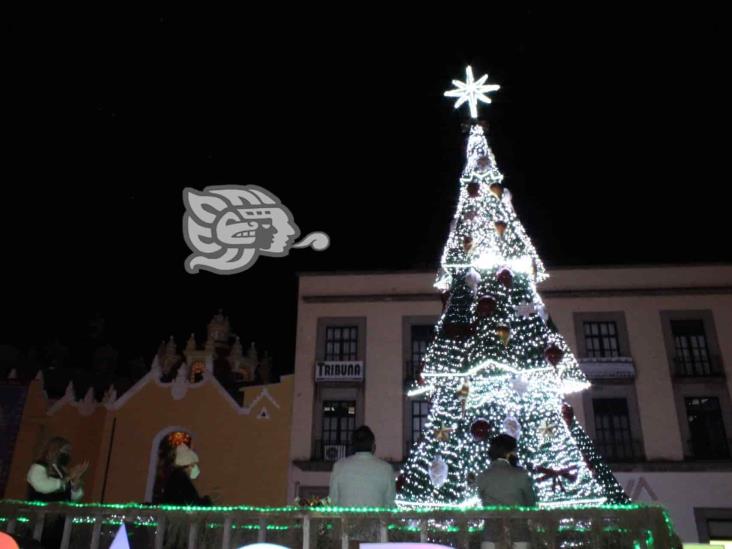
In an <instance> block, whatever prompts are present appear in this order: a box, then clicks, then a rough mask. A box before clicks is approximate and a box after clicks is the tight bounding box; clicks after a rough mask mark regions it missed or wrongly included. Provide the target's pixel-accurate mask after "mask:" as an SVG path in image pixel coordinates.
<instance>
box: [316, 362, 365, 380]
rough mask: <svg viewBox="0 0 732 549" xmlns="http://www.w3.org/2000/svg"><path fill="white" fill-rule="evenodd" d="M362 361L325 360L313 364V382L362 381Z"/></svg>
mask: <svg viewBox="0 0 732 549" xmlns="http://www.w3.org/2000/svg"><path fill="white" fill-rule="evenodd" d="M363 370H364V368H363V361H362V360H344V361H340V360H325V361H321V362H316V363H315V381H363Z"/></svg>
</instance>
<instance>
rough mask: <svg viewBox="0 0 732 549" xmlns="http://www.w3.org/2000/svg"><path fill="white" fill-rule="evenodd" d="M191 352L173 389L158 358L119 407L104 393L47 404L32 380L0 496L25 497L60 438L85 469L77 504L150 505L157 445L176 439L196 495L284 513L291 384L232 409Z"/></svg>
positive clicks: (261, 391)
mask: <svg viewBox="0 0 732 549" xmlns="http://www.w3.org/2000/svg"><path fill="white" fill-rule="evenodd" d="M194 350H195V345H192V344H191V343H190V342H189V345H188V347H187V349H186V352H184V355H186V357H187V359H188V360H189V361H190V364H191V365H190V366H189V365H188V364H187V363H186V362H182V363H180V364H178V365H177V368H176V369H175V372H174V373H175V375H174V377H173V379H172V381H167V382H166V381H165V380H166V379H168V378H169V377H168V378H166V376H165V375H164V372H165V370H164V368H163V364H162V361H161V357H162V355H161V354H159V355H158V356H157V357H156V358H155V361H154V362H153V365H152V367H151V369H150V371H149V372H148V373H147V374H146V375H145V376H144V377H143V378H142V379H140V380H139V381H138V382H137V383H136V384H135V385H134V386H133V387H132V388H131V389H129V390H128V391H126V392H125V393H124V394H123V395H121V396H120V397H119V398H118V397H117V395H115V392H114V390H110V391H108V392H107V394H106V395H105V398H104V399H103V400H102V401H101V402H99V401H97V400H96V399H95V398H94V394H93V391H92V389H90V390H89V392H88V393H87V395H86V396H85V398H83V399H82V400H77V399H76V398H75V397H74V391H73V387H71V386H69V389H68V390H67V391H66V394H65V396H63V397H62V398H61V399H59V400H56V401H55V402H52V401H49V399H48V398H47V397H46V395H45V393H44V390H43V380H42V377H41V376H42V374H39V376H38V377H37V378H36V379H35V380H34V381H32V382H31V384H30V387H29V388H28V394H27V397H26V402H25V407H24V410H23V416H22V420H21V424H20V428H19V431H18V436H17V439H16V444H15V448H14V451H13V459H12V462H11V468H10V473H9V478H8V482H7V485H6V490H5V494H4V497H5V498H19V499H22V498H24V497H25V495H26V491H27V485H26V481H25V476H26V472H27V470H28V467H29V466H30V464H31V463H32V462H33V461H34V459H36V457H37V456H38V454H39V452H40V451H41V449H42V447H43V445H44V443H45V442H46V441H47V440H48V439H49V438H50V437H52V436H62V437H65V438H67V439H69V440H70V441H71V444H72V447H73V451H72V455H73V458H74V460H75V461H81V460H88V461H89V462H90V464H91V465H90V468H89V471H88V472H87V475H86V479H85V480H86V482H85V496H84V500H85V501H94V502H104V503H112V502H139V503H142V502H149V501H152V499H153V493H154V490H155V482H156V472H157V466H158V455H159V451H160V449H161V445H164V444H166V443H169V442H174V441H175V440H180V439H181V438H182V439H186V440H188V439H189V440H190V444H191V446H192V448H193V449H194V450H195V451H196V452H197V453H198V455H199V457H200V466H201V476H200V477H199V478H198V479H197V480H196V482H195V484H196V486H197V488H198V491H199V493H200V494H202V495H210V496H211V497H212V499H213V501H214V503H215V504H223V505H228V504H251V505H284V504H285V503H286V502H287V474H288V465H289V445H290V426H291V413H292V390H293V380H292V376H283V377H282V378H281V380H280V382H279V383H272V384H266V385H247V386H245V387H243V388H242V389H240V390H241V391H243V393H244V398H243V404H240V403H239V402H237V401H236V400H235V399H234V398H233V397H232V395H231V393H230V392H229V390H227V389H226V388H225V387H224V386H223V385H222V384H221V383H220V382H219V381H218V380H217V378H216V377H215V376H214V375H213V369H212V368H210V367H198V368H196V365H198V364H204V365H205V363H206V359H205V356H203V357H196V360H194V361H191V358H192V357H191V356H190V355H191V352H192V351H194ZM193 354H195V353H193ZM198 354H200V352H198ZM199 359H200V362H199ZM208 362H209V364H210V363H211V361H210V360H209V361H208Z"/></svg>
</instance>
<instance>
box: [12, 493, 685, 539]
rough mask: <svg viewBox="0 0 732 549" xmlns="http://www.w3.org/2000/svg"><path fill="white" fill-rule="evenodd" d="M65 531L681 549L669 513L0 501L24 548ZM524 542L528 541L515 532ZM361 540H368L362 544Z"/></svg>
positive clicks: (77, 535) (89, 535)
mask: <svg viewBox="0 0 732 549" xmlns="http://www.w3.org/2000/svg"><path fill="white" fill-rule="evenodd" d="M54 520H56V521H58V520H60V521H62V522H63V528H62V532H63V534H62V539H61V543H60V548H61V549H68V548H69V547H73V548H83V547H88V548H89V549H100V548H106V547H109V545H110V543H111V541H112V539H113V538H114V535H115V534H116V533H117V531H118V530H119V528H120V525H121V524H124V525H125V529H126V531H127V533H128V536H129V537H130V538H131V546H132V547H134V548H135V549H148V548H149V549H163V548H164V547H170V546H173V547H181V548H187V549H213V548H217V549H218V548H221V549H233V548H235V547H242V546H245V545H248V544H252V543H262V542H267V543H272V544H279V545H283V546H285V547H290V548H295V547H302V548H304V549H310V548H311V547H313V548H315V547H323V548H325V547H332V548H336V547H338V545H340V546H341V548H343V549H346V548H347V547H348V544H349V541H350V539H351V538H352V537H354V535H355V536H356V537H361V538H362V537H363V533H364V532H369V534H368V536H369V537H370V538H371V539H372V540H373V541H379V542H382V543H384V542H422V543H425V542H433V543H438V544H444V545H449V546H451V547H459V548H468V547H471V546H474V545H476V544H477V545H480V541H481V539H482V538H483V525H484V523H488V524H490V525H491V528H492V531H493V532H494V533H495V534H497V538H499V539H497V540H496V542H497V547H499V548H508V547H511V543H512V541H527V540H526V539H525V537H526V536H528V537H530V538H531V539H530V540H528V541H530V542H531V543H532V546H533V547H535V548H537V549H543V548H545V549H549V548H551V549H560V548H564V547H618V548H625V547H628V548H631V547H637V548H639V549H650V548H652V547H653V548H659V547H663V548H669V549H670V548H676V547H679V548H680V544H678V538H677V537H676V535H675V534H674V531H673V526H672V524H671V521H670V519H669V517H668V515H667V513H666V511H664V510H663V508H661V507H657V506H645V505H627V506H612V507H588V506H585V507H582V506H575V507H565V508H551V509H532V508H523V509H521V508H506V507H503V508H500V507H492V508H482V509H480V508H475V509H458V508H422V509H413V510H398V509H368V510H354V509H338V508H299V507H280V508H255V507H212V508H201V507H198V508H180V507H178V508H174V507H150V506H141V505H93V504H89V505H79V504H47V505H45V504H36V503H30V502H19V501H0V521H1V524H2V527H4V529H5V531H6V532H8V533H9V534H11V535H13V536H15V537H16V539H23V540H28V539H31V538H33V539H37V540H38V539H40V538H41V535H42V533H43V531H44V527H45V526H44V525H45V524H47V523H48V522H49V521H54ZM518 531H521V532H523V539H512V536H513V537H514V538H518V536H516V535H515V534H513V535H512V532H518ZM357 533H361V536H358V535H357Z"/></svg>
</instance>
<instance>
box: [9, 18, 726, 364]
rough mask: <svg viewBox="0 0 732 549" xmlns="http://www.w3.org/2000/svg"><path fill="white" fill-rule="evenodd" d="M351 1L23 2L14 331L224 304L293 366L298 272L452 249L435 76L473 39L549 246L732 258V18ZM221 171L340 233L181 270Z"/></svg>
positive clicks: (78, 328) (137, 350)
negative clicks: (197, 198)
mask: <svg viewBox="0 0 732 549" xmlns="http://www.w3.org/2000/svg"><path fill="white" fill-rule="evenodd" d="M364 6H365V5H364ZM446 8H447V6H443V8H441V9H446ZM359 9H360V10H366V8H365V7H361V8H356V7H355V5H354V13H345V12H343V13H337V12H332V13H319V12H318V11H317V10H316V8H315V7H313V6H307V8H306V9H304V10H303V12H302V13H297V12H295V11H292V10H291V8H285V7H284V6H281V7H280V8H279V10H275V11H279V12H280V13H275V14H272V15H262V14H259V13H255V12H250V13H246V12H242V13H223V12H221V13H200V12H182V11H180V12H167V11H155V10H154V9H147V10H145V11H141V12H128V13H113V14H112V13H105V14H101V13H90V12H86V11H85V12H83V13H71V12H69V11H64V12H59V13H47V14H41V13H34V14H16V15H15V16H13V17H11V18H10V19H9V20H8V22H7V23H6V30H7V34H8V36H9V42H8V45H9V46H8V47H6V58H7V62H6V63H4V67H3V72H4V78H3V81H4V85H3V88H4V91H5V92H6V93H8V95H9V96H8V97H7V98H6V100H5V101H4V103H3V104H4V110H5V116H4V117H3V118H4V120H6V123H5V130H6V132H5V133H6V136H7V137H8V138H9V141H10V142H9V143H8V144H6V146H5V153H6V155H5V156H6V159H7V160H6V163H5V166H6V169H5V177H4V183H5V184H4V188H3V200H2V204H3V209H2V210H3V212H2V216H0V223H1V224H2V225H1V229H2V231H1V232H0V235H2V236H1V238H2V244H3V247H2V250H3V254H4V261H3V266H4V268H3V282H2V288H3V293H2V330H0V343H2V344H12V345H15V346H17V347H20V348H21V349H24V350H25V349H27V348H28V347H29V346H30V345H43V344H44V343H45V342H48V341H49V340H51V339H53V338H55V337H58V338H60V339H61V341H62V342H64V344H65V345H67V346H69V347H71V348H76V347H78V346H83V345H84V342H85V341H87V339H88V332H89V321H90V319H92V318H94V317H95V316H96V315H101V316H102V317H104V319H105V321H106V324H105V327H106V331H105V334H106V335H105V338H106V339H107V340H108V341H109V342H111V343H112V344H113V345H115V346H116V347H117V348H119V349H121V350H122V351H123V353H124V354H125V355H126V356H133V355H136V354H140V355H142V356H144V358H145V360H146V361H149V360H150V359H151V357H152V354H153V353H154V352H155V350H156V348H157V345H158V344H159V342H160V341H161V340H162V339H166V338H167V337H168V336H169V335H171V334H173V335H175V336H176V338H177V340H178V341H179V342H181V343H184V342H185V339H186V338H187V336H188V335H189V334H190V333H191V332H192V331H195V332H197V333H198V334H199V338H201V339H202V338H203V334H204V333H205V327H206V324H207V322H208V321H209V319H210V318H211V316H212V315H213V314H214V313H215V312H216V311H217V310H218V309H219V308H223V309H224V312H225V313H226V314H227V315H229V316H230V318H231V321H232V325H233V326H232V327H233V329H234V331H235V332H236V333H238V334H239V335H240V336H241V338H242V340H243V341H244V342H245V343H248V342H249V341H251V340H255V341H256V342H257V346H258V347H259V348H260V349H269V350H270V351H271V352H272V353H273V354H274V358H275V363H276V366H277V367H278V368H279V370H280V371H283V372H286V371H288V370H291V368H292V350H293V347H294V333H295V331H294V328H295V310H296V292H295V288H296V276H295V273H296V272H298V271H309V270H310V271H312V270H316V271H331V270H387V269H428V270H435V269H436V268H437V260H438V258H439V255H440V253H441V250H442V245H443V243H444V239H445V238H446V236H447V230H448V223H449V221H450V218H451V216H452V213H453V211H454V207H455V203H456V199H457V189H458V176H459V174H460V170H461V167H462V163H463V160H464V148H463V147H464V136H463V135H462V134H461V132H460V122H461V121H462V120H463V118H464V117H465V113H464V112H456V111H454V110H453V108H452V103H453V102H452V101H451V100H448V99H444V98H443V97H442V93H443V91H445V90H446V89H448V88H450V87H451V84H450V81H451V79H453V78H459V79H461V80H462V79H463V77H464V67H465V65H466V64H468V63H470V64H472V65H473V67H474V70H475V72H476V73H477V74H478V75H480V74H483V73H485V72H487V73H488V74H489V75H490V81H492V82H497V83H499V84H500V85H501V86H502V88H501V90H500V91H499V92H498V93H495V94H493V96H494V102H493V104H492V105H491V106H490V107H488V108H487V109H486V108H484V109H483V110H482V111H481V112H482V114H483V115H485V116H486V117H487V119H488V120H489V123H490V134H489V140H490V143H491V145H492V147H493V151H494V153H495V155H496V159H497V162H498V165H499V168H500V169H501V171H502V172H503V173H504V175H505V181H504V183H505V184H506V186H507V187H508V188H510V189H511V191H512V193H513V196H514V205H515V207H516V210H517V212H518V214H519V217H520V219H521V220H522V222H523V223H524V225H525V227H526V228H527V230H528V233H529V235H530V236H531V237H532V239H533V241H534V244H535V246H536V247H537V250H538V252H539V254H540V255H541V256H542V258H543V259H544V261H545V262H546V263H547V265H548V266H549V267H552V266H561V265H585V264H587V265H599V264H633V263H643V264H648V263H689V262H724V261H727V262H728V261H730V260H732V252H731V251H730V250H732V246H730V243H729V238H728V237H729V234H730V229H729V210H730V208H729V205H728V199H726V198H725V195H726V194H727V189H726V187H727V186H728V181H729V173H728V166H727V162H726V159H727V158H728V157H729V153H728V147H729V141H730V140H729V130H728V128H729V126H730V116H729V114H730V112H729V108H728V106H727V105H728V100H729V95H730V93H729V91H730V90H729V85H728V84H727V80H728V76H727V74H726V73H727V72H728V67H729V62H728V58H727V54H726V53H725V50H726V46H727V44H726V40H725V35H726V34H727V29H726V28H725V26H724V25H725V19H724V18H722V17H721V16H719V15H718V14H717V15H715V14H714V13H702V12H698V13H694V12H690V11H686V12H681V11H679V12H673V13H670V12H659V11H656V12H653V13H650V12H649V13H641V12H640V11H637V10H633V11H632V12H621V11H617V12H615V13H613V12H601V11H599V10H598V11H596V12H578V11H572V12H570V11H562V10H561V9H560V10H558V9H557V8H556V7H555V6H552V8H551V9H549V8H548V7H547V8H541V9H529V8H517V9H512V10H507V11H500V12H499V11H493V12H485V13H472V12H471V13H465V12H463V13H455V14H453V15H452V16H450V17H448V16H447V14H441V13H437V12H432V13H425V14H423V15H424V16H425V17H428V16H432V20H431V21H427V20H423V19H422V16H421V15H419V16H418V14H414V13H413V14H411V15H404V16H398V15H397V14H395V13H380V14H377V13H373V14H368V13H366V12H365V11H363V12H361V13H359ZM429 9H433V8H429ZM461 11H462V10H461ZM225 183H230V184H241V185H245V184H257V185H260V186H263V187H265V188H267V189H269V190H270V191H272V192H273V193H275V194H276V195H277V196H278V197H279V198H280V199H281V200H282V202H283V203H284V204H285V205H286V206H288V207H289V208H290V210H291V211H292V212H293V214H294V217H295V220H296V222H297V224H298V226H299V227H300V229H301V231H302V234H303V235H304V234H307V233H309V232H311V231H325V232H327V233H328V234H329V235H330V236H331V239H332V244H331V247H330V249H329V250H327V251H326V252H321V253H318V252H314V251H312V250H293V251H292V252H291V254H290V256H289V257H287V258H283V259H272V258H260V259H259V261H258V262H257V264H256V265H255V266H254V267H253V268H252V269H251V270H249V271H246V272H244V273H242V274H238V275H235V276H228V277H226V276H216V275H212V274H210V273H201V274H198V275H189V274H187V273H186V272H185V271H184V268H183V261H184V259H185V258H186V257H187V255H188V253H189V252H188V249H187V247H186V246H185V244H184V241H183V238H182V231H181V219H182V215H183V212H184V208H183V204H182V200H181V192H182V189H183V188H184V187H186V186H190V187H195V188H198V189H203V188H204V187H206V186H208V185H214V184H225ZM199 341H200V340H199ZM76 356H82V355H81V354H77V355H76ZM73 360H77V361H78V360H80V359H77V358H74V355H73V353H72V362H73ZM70 365H71V366H75V367H83V364H79V363H76V364H70Z"/></svg>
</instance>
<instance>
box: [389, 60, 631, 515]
mask: <svg viewBox="0 0 732 549" xmlns="http://www.w3.org/2000/svg"><path fill="white" fill-rule="evenodd" d="M486 81H487V77H485V76H484V77H481V78H479V79H477V80H475V79H474V78H473V73H472V70H471V69H470V68H468V69H467V71H466V79H465V82H457V81H455V82H454V84H455V89H454V90H451V91H450V92H447V93H446V94H445V95H447V96H448V97H455V98H457V102H456V106H457V107H459V106H461V105H467V106H468V107H469V109H470V114H471V116H472V117H473V118H477V105H478V103H490V100H489V99H488V97H487V96H486V95H485V93H488V92H490V91H495V90H497V89H498V86H497V85H489V84H486ZM456 192H457V196H458V200H457V207H456V211H455V215H454V216H453V223H451V224H450V228H449V235H448V238H447V242H446V245H445V247H444V251H443V254H442V258H441V262H440V263H441V265H440V267H441V268H440V271H439V273H438V277H437V281H436V283H435V285H436V287H438V288H439V290H440V291H441V292H443V296H445V299H443V311H442V314H441V316H440V319H439V320H438V322H437V326H436V328H435V334H434V338H433V340H432V342H431V343H430V345H429V347H428V349H427V351H426V354H425V356H424V359H423V362H424V368H423V370H422V377H423V382H422V385H419V384H418V383H415V384H414V385H413V386H412V387H409V388H408V391H407V394H408V395H410V396H417V395H419V396H420V397H421V398H425V397H426V398H428V399H429V400H430V401H431V402H432V406H431V408H430V412H429V415H428V417H427V419H426V424H425V432H427V433H432V434H433V436H425V437H422V438H421V439H420V440H419V441H418V442H416V443H415V445H414V446H413V447H412V449H411V452H410V454H409V456H408V458H407V460H406V462H405V465H404V467H403V469H402V471H401V474H400V477H399V478H400V483H399V484H400V492H399V496H398V498H397V501H398V503H399V504H400V505H402V506H409V507H419V506H428V507H430V506H438V505H462V506H470V505H475V504H476V502H478V501H479V500H478V499H477V492H476V487H475V483H474V482H470V481H469V479H474V478H476V477H477V475H479V474H480V473H481V472H482V471H483V470H485V468H486V467H487V466H488V463H489V461H488V456H487V452H486V450H487V443H488V441H489V439H490V437H491V436H494V435H495V434H498V433H499V432H505V433H508V434H511V436H514V437H515V438H516V439H517V440H518V455H519V459H520V461H521V462H522V463H523V464H524V465H526V467H527V468H528V469H529V470H530V471H531V474H532V475H533V477H534V480H535V481H536V486H537V492H538V497H539V501H540V502H541V503H542V504H543V505H563V504H566V503H578V502H582V503H619V502H624V501H627V499H626V496H625V494H624V493H623V491H622V489H621V488H620V486H619V485H618V483H617V481H616V480H615V478H614V477H613V475H612V473H611V472H610V470H609V469H608V468H607V466H606V465H605V464H604V462H603V461H602V459H601V458H600V457H599V455H598V454H597V452H596V451H595V450H594V447H593V446H592V443H591V441H590V439H589V437H587V435H586V434H585V433H584V431H582V428H581V427H580V426H579V425H578V424H577V422H576V421H575V420H574V418H573V417H572V418H570V419H567V418H568V415H567V408H566V407H564V408H563V404H564V398H565V396H566V395H567V394H569V393H572V392H575V391H579V390H583V389H586V388H587V387H588V386H589V384H588V383H587V379H586V378H585V376H584V374H583V373H582V371H581V370H580V368H579V365H578V363H577V360H576V359H575V357H574V356H573V354H572V351H571V349H570V348H569V347H568V346H567V344H566V342H565V341H564V338H563V337H562V336H561V334H559V333H558V332H557V330H556V328H555V327H554V325H553V324H552V323H551V322H549V321H548V316H547V314H546V310H545V307H544V304H543V302H542V299H541V296H540V295H539V290H538V287H537V285H538V284H540V283H541V282H542V281H543V280H545V279H546V278H547V277H548V275H547V273H546V270H545V268H544V265H543V263H542V261H541V259H540V258H539V256H538V254H537V253H536V250H535V248H534V246H533V244H532V242H531V239H530V238H529V237H528V235H527V234H526V231H525V230H524V227H523V225H522V224H521V221H520V220H519V219H518V217H517V215H516V212H515V210H514V208H513V200H514V199H519V198H520V197H515V196H513V195H512V194H511V193H510V192H509V191H508V189H507V188H506V186H505V185H504V183H503V175H502V174H501V172H500V171H499V170H498V167H497V164H496V161H495V158H494V156H493V152H492V151H491V149H490V147H489V145H488V140H487V138H486V135H485V128H484V126H483V125H481V124H478V123H473V125H472V126H471V128H470V132H469V135H468V138H467V144H466V162H465V168H464V169H463V172H462V174H461V176H460V178H459V187H458V188H457V189H456ZM565 424H566V428H565ZM447 426H449V427H447ZM540 480H541V482H539V481H540Z"/></svg>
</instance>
